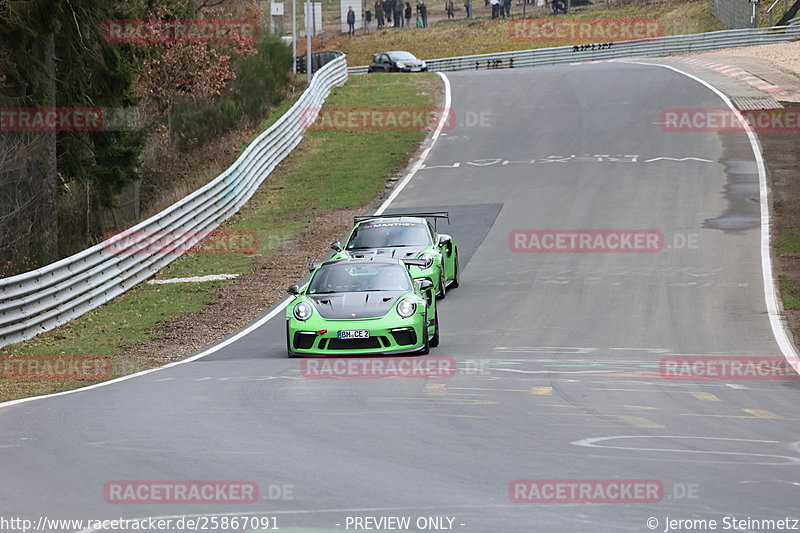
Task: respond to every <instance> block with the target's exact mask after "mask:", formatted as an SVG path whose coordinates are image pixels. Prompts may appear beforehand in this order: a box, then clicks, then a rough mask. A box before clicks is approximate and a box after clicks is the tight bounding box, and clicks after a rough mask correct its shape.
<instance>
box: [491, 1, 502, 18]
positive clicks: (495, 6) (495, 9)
mask: <svg viewBox="0 0 800 533" xmlns="http://www.w3.org/2000/svg"><path fill="white" fill-rule="evenodd" d="M490 3H491V4H492V18H493V19H496V18H497V17H499V16H500V0H490Z"/></svg>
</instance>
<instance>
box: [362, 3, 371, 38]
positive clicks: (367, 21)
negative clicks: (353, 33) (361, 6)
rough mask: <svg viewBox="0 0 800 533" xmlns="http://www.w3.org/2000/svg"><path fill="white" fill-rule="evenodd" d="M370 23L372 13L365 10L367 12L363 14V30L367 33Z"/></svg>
mask: <svg viewBox="0 0 800 533" xmlns="http://www.w3.org/2000/svg"><path fill="white" fill-rule="evenodd" d="M370 22H372V11H370V10H369V8H367V10H366V11H365V12H364V29H366V30H367V33H369V25H370Z"/></svg>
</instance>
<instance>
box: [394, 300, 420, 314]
mask: <svg viewBox="0 0 800 533" xmlns="http://www.w3.org/2000/svg"><path fill="white" fill-rule="evenodd" d="M416 310H417V304H416V303H414V301H413V300H409V299H408V298H405V299H404V300H401V301H400V303H399V304H397V314H398V315H400V316H401V317H403V318H408V317H410V316H412V315H413V314H414V313H415V312H416Z"/></svg>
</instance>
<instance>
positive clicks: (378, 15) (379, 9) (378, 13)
mask: <svg viewBox="0 0 800 533" xmlns="http://www.w3.org/2000/svg"><path fill="white" fill-rule="evenodd" d="M375 20H376V21H377V24H378V29H379V30H380V29H383V5H382V4H381V1H380V0H375Z"/></svg>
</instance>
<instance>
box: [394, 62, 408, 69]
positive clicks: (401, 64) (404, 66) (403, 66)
mask: <svg viewBox="0 0 800 533" xmlns="http://www.w3.org/2000/svg"><path fill="white" fill-rule="evenodd" d="M395 64H396V65H397V66H398V67H399V68H406V64H405V63H401V62H400V61H398V62H397V63H395Z"/></svg>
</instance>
